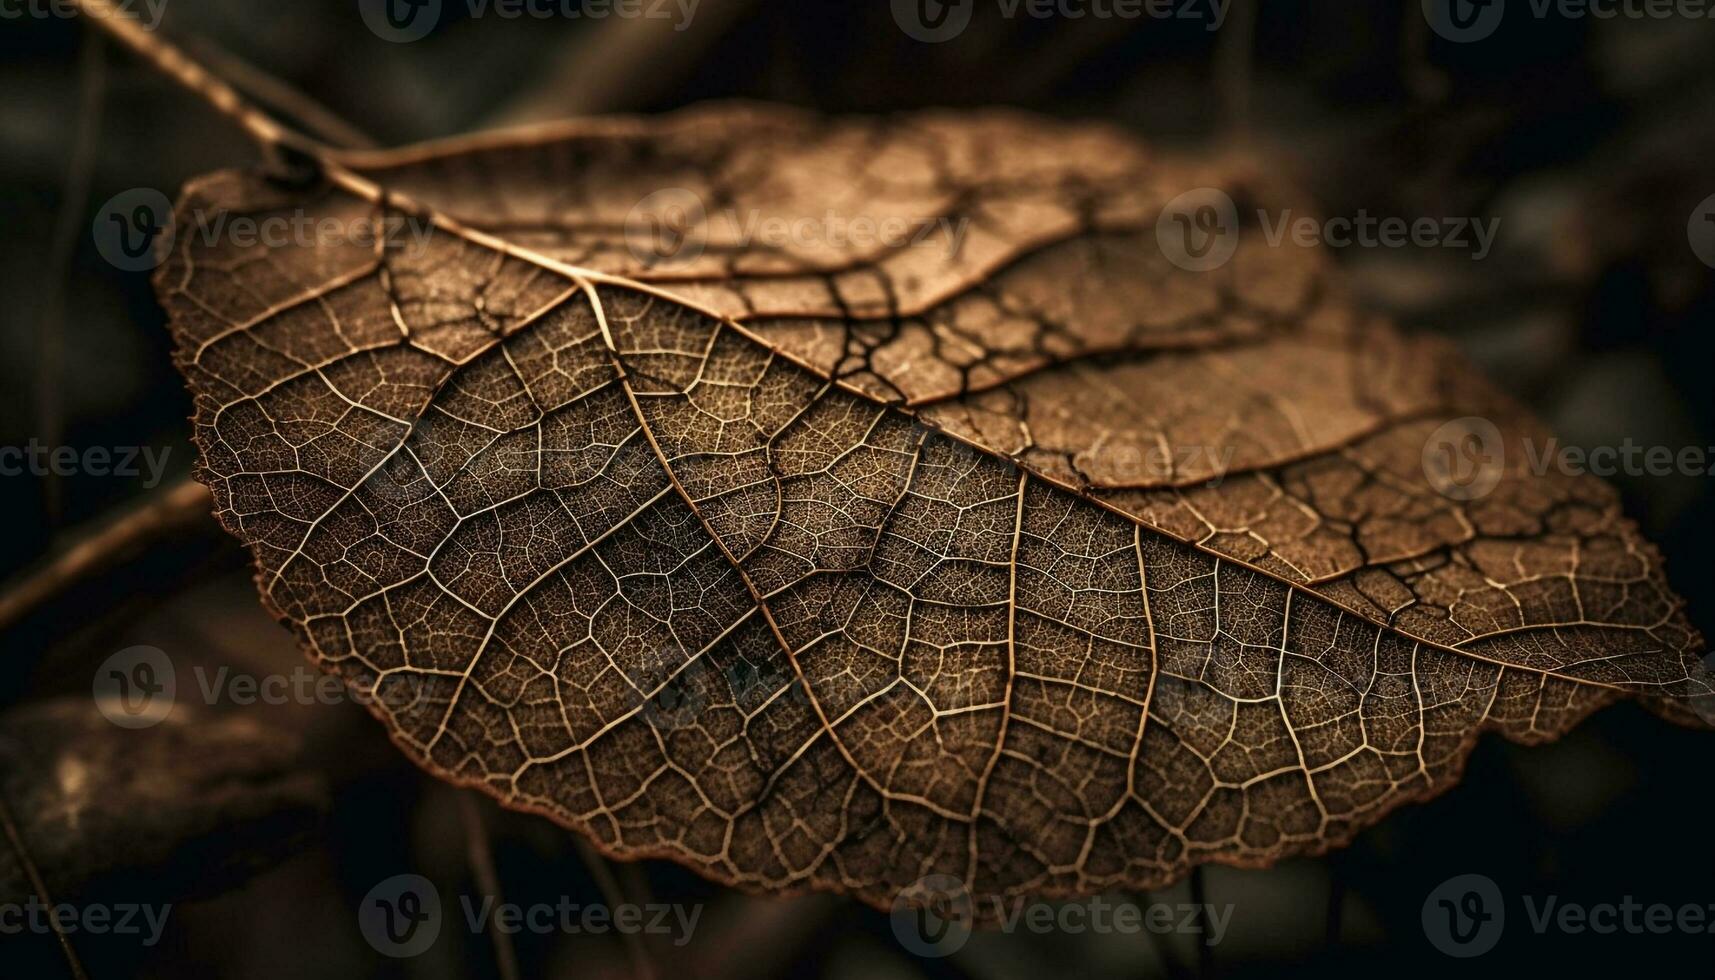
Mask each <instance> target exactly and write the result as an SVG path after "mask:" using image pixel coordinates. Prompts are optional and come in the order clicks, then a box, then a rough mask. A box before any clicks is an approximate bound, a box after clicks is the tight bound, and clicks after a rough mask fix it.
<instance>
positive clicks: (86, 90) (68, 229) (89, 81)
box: [36, 34, 107, 528]
mask: <svg viewBox="0 0 1715 980" xmlns="http://www.w3.org/2000/svg"><path fill="white" fill-rule="evenodd" d="M78 77H79V80H80V85H79V95H78V105H77V127H76V129H75V130H73V133H72V144H71V159H70V160H68V161H67V163H66V175H65V184H64V186H63V188H62V190H61V192H60V209H59V216H58V218H57V220H56V221H55V223H54V237H53V240H52V244H51V245H49V247H48V277H49V278H48V282H50V283H52V285H51V286H50V287H49V288H48V294H47V297H46V299H45V300H44V301H43V304H42V307H43V308H42V320H41V323H40V325H39V327H38V331H37V336H38V337H39V338H40V341H39V342H40V344H41V346H40V347H39V348H37V355H36V384H37V389H36V424H37V425H38V426H40V427H41V431H40V433H39V435H40V436H41V439H42V441H43V442H45V443H46V444H48V445H50V446H54V445H58V444H59V441H60V433H61V431H62V430H63V428H64V420H63V418H62V416H63V411H62V410H63V409H64V407H65V406H64V405H63V404H62V403H61V399H60V381H61V375H62V373H63V370H64V367H65V313H66V293H67V290H68V286H69V280H70V278H71V260H72V256H73V255H75V254H76V253H77V242H78V238H79V232H80V230H81V229H82V228H83V222H84V215H83V209H84V206H85V205H86V204H88V202H89V188H90V184H91V183H92V181H93V179H94V174H95V156H96V151H97V150H98V149H99V148H100V145H101V116H102V105H103V103H104V101H105V99H106V93H107V41H106V40H105V39H104V38H102V37H101V36H100V35H95V34H91V35H87V36H85V38H84V41H83V51H82V53H81V57H80V59H79V63H78ZM42 488H43V504H44V508H45V509H46V511H47V526H48V527H50V528H51V527H55V526H57V525H58V524H59V522H60V484H59V479H58V478H57V477H56V476H55V475H54V474H53V473H52V472H50V473H48V475H47V476H46V478H45V479H44V480H43V481H42Z"/></svg>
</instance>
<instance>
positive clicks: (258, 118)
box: [75, 0, 328, 158]
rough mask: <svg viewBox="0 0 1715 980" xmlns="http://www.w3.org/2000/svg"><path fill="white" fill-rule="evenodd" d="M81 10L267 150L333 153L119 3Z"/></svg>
mask: <svg viewBox="0 0 1715 980" xmlns="http://www.w3.org/2000/svg"><path fill="white" fill-rule="evenodd" d="M75 2H76V3H77V7H78V10H79V11H81V12H82V13H83V14H84V16H85V18H86V19H87V20H89V21H90V22H91V23H93V24H94V25H96V26H97V27H99V28H101V29H102V30H104V31H106V32H107V33H108V34H109V35H110V36H111V37H112V38H113V39H114V40H116V41H118V42H119V43H120V44H123V45H124V46H125V47H127V48H129V49H131V50H132V51H133V52H135V53H136V54H138V55H140V56H142V57H143V58H144V59H146V60H148V61H149V62H150V63H152V64H153V65H154V66H155V67H156V68H158V69H160V70H161V71H162V72H163V73H165V74H166V75H167V77H168V78H171V79H173V80H174V81H176V82H178V83H179V84H180V85H183V86H184V87H185V88H187V89H189V90H191V91H192V92H194V93H196V94H197V95H200V96H202V97H203V98H204V99H206V100H207V101H208V102H209V103H210V104H211V105H212V106H213V107H214V108H215V109H216V110H217V111H219V112H220V113H221V114H223V115H225V116H228V117H230V118H231V119H232V121H233V122H235V123H237V124H238V125H239V126H240V127H242V128H243V129H244V131H245V132H246V133H248V134H249V135H250V137H251V138H252V139H254V140H255V141H256V142H257V143H258V144H260V145H261V146H262V147H263V148H264V149H270V150H272V149H276V148H283V149H289V150H295V151H297V152H299V153H304V154H308V155H309V156H312V157H317V158H319V157H320V156H322V155H323V154H324V153H325V152H326V151H327V150H328V147H327V146H325V145H324V144H322V143H321V142H319V141H317V140H315V139H313V138H311V137H308V136H305V135H304V134H302V133H299V132H296V131H294V130H292V129H290V128H288V127H287V126H285V125H284V124H282V123H280V122H278V121H276V120H275V119H273V118H272V117H270V116H269V115H268V114H267V113H265V112H263V111H262V110H260V109H258V108H257V107H256V106H255V105H254V104H253V103H252V102H251V101H250V100H248V99H246V98H245V97H244V96H243V95H241V94H240V93H239V91H238V90H237V89H236V88H233V87H232V86H231V85H230V84H228V83H227V82H225V81H223V80H222V79H219V78H217V77H215V76H214V74H212V73H211V72H209V71H208V70H207V69H206V68H204V67H203V66H201V65H199V64H197V63H196V62H194V61H192V60H191V59H190V58H188V57H186V56H185V54H184V52H182V51H180V50H178V49H177V48H175V47H173V46H172V45H170V44H168V43H167V42H165V41H163V40H161V39H160V38H158V37H156V36H155V35H154V34H152V33H151V32H149V31H148V30H145V29H144V28H143V26H142V25H141V24H139V23H138V22H137V21H136V20H135V19H134V18H132V17H131V16H130V15H129V14H126V13H125V12H124V11H123V10H121V9H120V7H119V5H118V4H117V3H114V2H113V0H75Z"/></svg>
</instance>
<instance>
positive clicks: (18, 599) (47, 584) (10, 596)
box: [0, 477, 213, 631]
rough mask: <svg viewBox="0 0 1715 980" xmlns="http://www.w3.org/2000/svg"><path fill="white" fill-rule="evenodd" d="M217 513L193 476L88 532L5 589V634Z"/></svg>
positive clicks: (0, 593)
mask: <svg viewBox="0 0 1715 980" xmlns="http://www.w3.org/2000/svg"><path fill="white" fill-rule="evenodd" d="M212 508H213V504H212V502H211V501H210V499H209V495H208V488H207V487H204V486H203V485H202V484H200V483H198V482H196V481H195V480H192V479H190V478H188V477H187V478H186V479H185V480H183V481H182V482H180V483H176V484H173V485H172V486H170V487H168V488H166V489H165V490H162V491H160V492H159V493H158V494H157V495H156V496H154V497H153V498H151V499H150V500H149V502H148V503H146V504H144V505H143V506H142V507H140V508H138V509H137V510H134V511H132V512H131V513H129V514H126V515H125V516H124V517H121V518H119V519H118V520H116V521H113V522H112V523H110V524H107V525H106V526H104V527H102V528H100V529H99V530H95V531H90V532H86V533H84V534H83V535H81V536H80V538H79V540H78V541H77V543H75V544H73V545H72V546H71V547H70V548H67V549H66V550H65V551H64V552H63V553H61V554H60V555H59V557H57V558H54V559H52V560H51V561H49V562H48V563H47V564H46V565H43V566H42V567H40V568H38V569H36V570H35V571H32V572H28V573H26V574H25V575H24V576H22V577H21V578H19V579H17V580H16V581H15V582H13V583H9V584H8V585H7V586H6V587H5V588H3V589H0V631H4V630H6V629H8V628H9V627H11V626H13V625H16V624H17V623H18V622H19V621H20V620H22V619H23V618H24V617H25V616H28V615H29V614H30V613H31V612H33V611H35V610H36V609H37V608H38V607H40V606H41V605H43V604H44V603H46V602H47V601H48V600H50V599H52V598H53V597H54V596H56V595H59V594H60V593H61V592H64V591H65V590H66V589H68V588H70V587H71V586H73V585H76V584H78V583H79V582H84V581H88V580H89V579H92V578H94V577H95V576H97V575H99V574H101V573H103V572H105V571H107V570H109V569H111V568H114V567H115V566H117V565H120V564H121V563H123V562H124V561H125V559H126V558H127V557H129V556H130V555H132V554H135V553H136V552H138V551H139V550H141V549H142V548H143V547H144V546H145V545H147V544H149V543H151V542H153V541H156V540H158V539H160V538H163V537H166V536H167V535H169V534H172V533H174V532H177V531H179V530H182V529H183V528H186V527H190V526H192V525H195V524H199V523H202V522H204V521H207V520H209V514H210V511H211V510H212Z"/></svg>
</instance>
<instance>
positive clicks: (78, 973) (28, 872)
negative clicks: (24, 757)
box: [0, 794, 89, 980]
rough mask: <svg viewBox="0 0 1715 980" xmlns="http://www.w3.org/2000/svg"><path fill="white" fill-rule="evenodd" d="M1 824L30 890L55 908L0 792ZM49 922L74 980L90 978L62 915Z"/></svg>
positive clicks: (52, 918) (53, 917)
mask: <svg viewBox="0 0 1715 980" xmlns="http://www.w3.org/2000/svg"><path fill="white" fill-rule="evenodd" d="M0 826H4V828H5V830H6V840H7V842H8V843H10V844H11V845H12V853H13V854H16V855H17V856H18V863H19V865H21V866H22V867H23V869H24V876H25V877H26V878H28V879H29V881H30V890H31V891H33V892H35V893H36V898H37V899H39V900H40V901H41V903H42V904H43V905H45V906H47V907H48V908H53V907H54V900H53V897H52V896H50V895H49V894H48V886H47V884H46V883H45V882H43V881H42V873H41V871H39V870H37V868H36V862H35V861H32V860H31V859H30V852H29V851H27V850H25V849H24V835H23V834H21V833H19V832H18V825H17V824H16V823H15V822H13V820H12V808H11V807H8V806H7V805H6V798H5V796H4V794H0ZM48 924H49V925H50V926H52V927H53V930H54V937H55V938H57V939H58V940H59V942H60V951H61V952H62V953H64V954H65V958H66V966H67V968H68V969H70V970H71V975H72V980H89V974H87V973H85V972H83V961H81V960H79V959H78V958H77V950H75V949H73V948H72V945H71V937H70V936H68V935H66V932H65V928H64V927H63V926H61V925H60V917H59V916H57V915H50V916H48Z"/></svg>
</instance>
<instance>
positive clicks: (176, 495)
mask: <svg viewBox="0 0 1715 980" xmlns="http://www.w3.org/2000/svg"><path fill="white" fill-rule="evenodd" d="M80 5H81V6H82V8H83V9H84V10H85V11H86V13H88V14H89V15H90V19H91V20H93V21H95V22H96V23H97V24H99V25H101V26H102V27H103V28H104V29H106V30H107V32H108V33H109V34H111V35H112V36H113V37H115V38H116V39H118V40H119V41H120V42H122V43H124V44H125V45H126V46H127V47H129V48H130V49H132V50H133V51H135V52H138V53H141V54H143V55H145V56H146V57H148V58H149V60H151V61H152V62H154V63H155V64H156V65H158V66H159V67H161V68H162V69H163V70H164V71H166V72H167V73H168V74H169V75H170V76H172V77H173V78H174V79H176V80H177V81H179V82H180V83H181V84H184V85H186V86H188V87H190V88H191V89H193V90H194V91H195V92H197V93H198V94H200V95H202V96H204V97H206V98H207V99H208V100H209V101H210V102H212V103H213V104H214V105H215V106H216V107H218V108H220V109H221V110H222V111H223V112H225V113H226V114H227V115H229V116H232V117H233V118H234V119H235V120H236V121H237V122H238V123H239V124H240V125H241V126H243V127H244V129H245V130H246V131H247V132H248V133H250V135H251V136H252V137H253V138H255V139H256V140H257V141H258V142H260V143H261V144H262V145H263V146H264V147H273V146H286V147H290V148H296V149H301V150H306V151H309V152H314V151H315V150H318V149H320V147H319V146H318V145H317V144H315V143H314V141H313V140H310V139H308V138H306V137H302V136H300V135H298V134H296V133H293V132H291V131H290V130H288V129H286V128H285V127H283V126H281V125H279V124H277V123H275V122H274V121H273V120H271V119H269V118H268V117H267V116H266V115H264V114H263V113H261V112H260V111H258V110H256V109H254V108H252V107H251V106H250V105H249V103H247V102H246V101H245V100H244V98H243V97H242V96H241V95H239V94H238V92H237V91H236V90H234V89H232V88H230V87H229V86H226V85H225V84H224V83H222V82H220V81H219V80H218V79H216V78H215V77H214V76H212V75H210V74H209V73H207V72H205V71H203V70H202V69H201V68H200V67H198V66H197V65H195V64H194V63H192V62H190V61H189V60H187V59H185V58H184V57H182V56H181V55H179V54H178V53H177V52H175V51H173V50H172V49H171V48H169V47H167V46H165V45H162V44H160V43H158V42H153V39H152V38H151V37H150V36H149V35H148V33H147V32H144V31H142V30H141V29H139V28H138V27H137V26H136V25H135V24H134V23H132V22H131V21H129V20H128V19H126V18H125V17H124V16H123V15H121V14H119V13H118V11H117V10H116V9H115V7H114V5H113V4H112V3H110V2H107V0H80ZM203 53H204V54H205V56H208V57H211V58H212V59H213V60H215V61H216V62H218V63H219V64H220V66H221V68H222V70H223V71H226V72H228V73H229V74H231V75H233V76H235V77H239V78H242V79H244V80H245V82H246V84H248V85H249V86H250V87H251V88H252V89H254V90H256V91H258V92H260V93H262V95H263V97H264V98H265V99H267V100H268V101H269V102H271V103H272V104H274V105H276V106H279V107H281V108H283V109H286V110H287V111H289V112H292V113H293V114H295V115H296V116H297V117H299V118H300V119H303V120H304V121H305V122H306V123H307V124H310V125H312V126H314V127H315V128H316V129H317V131H318V132H320V133H322V134H323V135H325V136H327V137H328V138H330V139H332V140H335V141H337V142H338V143H339V144H341V145H343V146H349V147H351V148H355V149H367V148H371V147H373V146H375V143H374V141H373V140H371V139H369V138H368V137H367V136H365V135H364V134H363V133H361V132H359V131H358V130H357V129H356V128H355V127H353V126H351V125H350V124H349V123H346V122H345V121H344V120H342V119H340V118H339V117H338V116H336V115H334V114H333V113H332V112H331V111H329V110H327V109H325V108H323V107H321V106H320V105H318V104H317V103H315V102H314V101H313V100H311V99H309V98H308V97H306V96H303V95H301V94H300V93H298V92H296V91H295V90H294V89H292V88H291V87H290V86H288V85H286V84H285V83H284V82H281V81H279V80H277V79H275V78H273V76H271V75H268V74H266V73H264V72H262V71H260V70H258V69H255V68H253V67H251V66H249V65H246V64H244V63H243V62H241V61H240V60H239V59H237V58H234V57H232V56H230V55H228V54H226V53H225V52H223V51H221V50H220V49H218V48H216V47H215V46H213V45H212V44H207V45H204V52H203ZM105 63H106V41H105V39H104V38H102V36H100V35H91V36H90V37H89V39H88V41H87V44H86V47H85V49H84V62H83V102H82V104H81V107H80V110H79V113H78V131H77V136H76V138H75V142H74V147H73V152H72V158H71V161H70V163H69V165H68V167H67V176H66V186H65V193H64V203H63V206H62V210H61V215H60V223H59V225H58V226H57V227H56V230H55V236H54V243H53V247H52V248H51V249H50V252H49V254H50V256H51V258H50V267H51V269H52V270H53V273H54V281H55V282H57V283H60V284H61V288H59V289H57V290H56V291H55V292H54V293H53V294H52V295H51V296H50V298H49V300H48V304H47V312H46V314H45V315H44V317H43V322H42V327H41V331H40V333H41V337H42V348H41V355H40V362H39V364H38V366H37V367H38V375H39V377H40V378H41V379H42V380H41V383H42V393H41V394H40V396H39V399H38V412H39V417H40V421H41V424H42V427H43V429H44V431H51V430H53V429H55V428H57V426H58V422H57V416H58V414H59V407H58V401H57V396H56V395H55V393H54V385H53V379H54V378H56V377H57V376H58V374H59V361H60V353H59V351H60V336H59V335H60V327H61V324H62V321H63V320H64V313H65V309H64V302H65V301H64V293H65V291H64V288H63V284H64V279H65V275H66V269H67V268H68V267H69V265H70V254H71V251H72V248H73V247H74V246H75V243H76V239H77V229H78V227H80V225H79V220H80V219H79V217H78V216H79V215H80V214H81V213H82V210H81V209H82V204H83V202H84V201H85V200H86V199H87V198H88V197H89V184H90V173H91V171H92V170H93V167H94V154H95V147H96V145H97V137H98V135H99V132H100V128H101V104H102V93H103V90H104V89H105V86H106V72H105V68H104V66H105ZM49 488H50V489H49V520H50V522H54V521H56V520H57V509H58V508H57V506H56V505H55V499H56V497H55V494H54V493H53V489H52V484H51V483H50V484H49ZM212 510H213V506H212V501H211V500H210V499H209V495H208V490H207V488H205V487H203V486H202V485H201V484H199V483H197V482H196V481H195V480H192V479H189V478H187V479H185V480H183V481H182V482H180V483H177V484H174V485H173V486H172V487H170V488H168V489H167V490H165V491H164V492H162V493H161V494H159V495H158V496H157V497H156V498H155V499H153V500H151V501H150V502H148V503H146V504H144V505H143V506H142V507H141V508H140V509H138V510H136V511H134V512H132V513H130V514H127V515H126V516H124V517H121V518H119V519H118V520H117V521H114V522H113V523H111V524H109V525H107V526H105V527H102V528H100V529H99V530H95V531H92V532H87V533H82V534H79V535H78V538H79V540H77V542H76V543H75V544H74V545H73V546H72V547H71V548H69V549H68V550H66V551H65V552H64V553H63V554H61V555H60V556H59V557H57V558H55V559H53V560H51V561H50V562H49V563H48V564H46V565H45V566H43V567H41V568H39V569H38V570H36V571H34V572H31V573H29V574H27V575H26V576H24V577H23V578H21V579H19V580H18V581H16V582H15V583H13V584H11V585H9V586H8V587H7V588H5V589H4V590H0V630H5V629H7V628H9V627H11V626H13V625H15V624H16V623H17V622H19V621H20V620H22V619H23V618H24V617H25V616H27V615H29V614H30V613H31V612H32V611H34V610H35V609H36V608H38V607H40V606H41V605H42V604H43V603H45V602H47V601H48V600H49V599H52V598H53V597H54V596H55V595H58V594H59V593H61V592H63V591H64V590H65V589H67V588H69V587H70V586H73V585H75V584H77V583H79V582H83V581H86V580H88V579H91V578H94V577H95V576H97V575H99V574H101V573H103V572H105V571H107V570H109V569H111V568H113V567H115V566H117V565H119V564H120V563H121V562H122V561H123V560H124V558H125V557H126V556H127V555H129V554H132V553H134V552H135V551H136V550H138V549H140V548H141V547H142V546H144V545H146V544H148V543H150V542H152V541H155V540H157V539H159V538H161V537H165V536H168V535H170V534H171V533H173V532H175V531H177V530H179V529H181V528H185V527H189V526H191V525H193V524H196V523H200V522H202V521H204V520H206V519H208V517H209V516H210V514H211V512H212Z"/></svg>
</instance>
